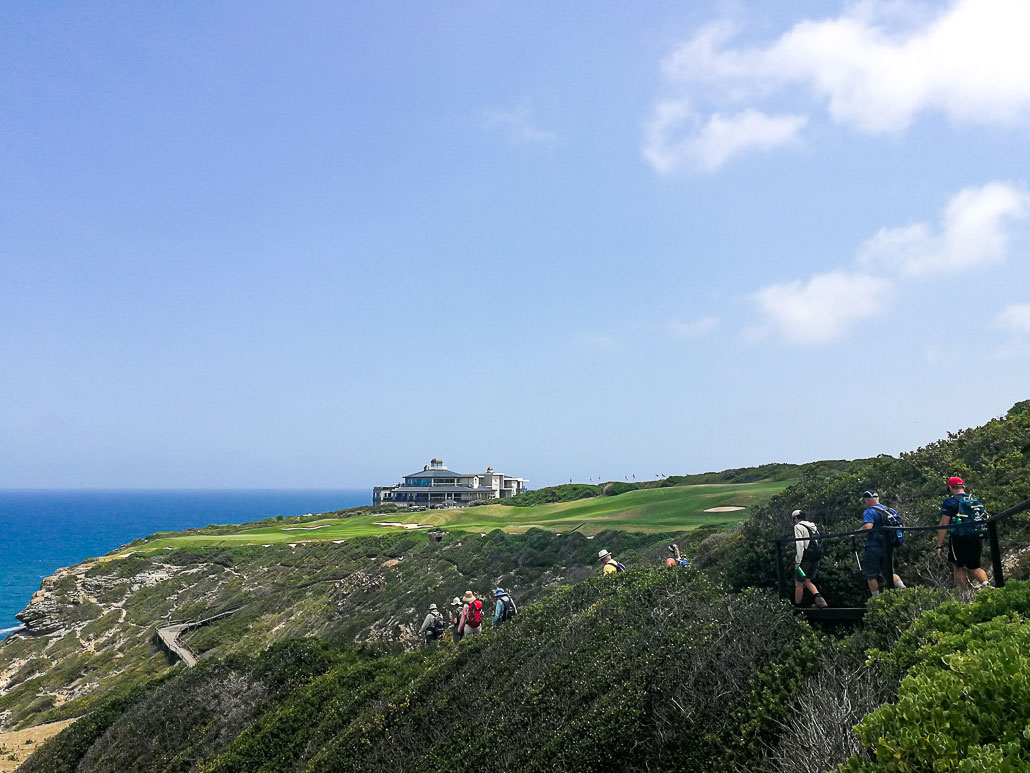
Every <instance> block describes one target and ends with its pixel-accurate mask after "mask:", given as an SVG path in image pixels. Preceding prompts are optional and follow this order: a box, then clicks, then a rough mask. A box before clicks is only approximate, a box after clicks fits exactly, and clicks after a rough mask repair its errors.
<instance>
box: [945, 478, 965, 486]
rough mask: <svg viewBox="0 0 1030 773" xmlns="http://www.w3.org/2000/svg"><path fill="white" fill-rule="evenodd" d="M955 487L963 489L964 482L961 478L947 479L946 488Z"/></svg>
mask: <svg viewBox="0 0 1030 773" xmlns="http://www.w3.org/2000/svg"><path fill="white" fill-rule="evenodd" d="M956 486H962V487H963V488H965V486H966V482H965V481H964V480H962V478H948V488H955V487H956Z"/></svg>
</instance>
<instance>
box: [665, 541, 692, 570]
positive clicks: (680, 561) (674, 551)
mask: <svg viewBox="0 0 1030 773" xmlns="http://www.w3.org/2000/svg"><path fill="white" fill-rule="evenodd" d="M669 553H670V555H669V557H668V558H666V559H665V567H666V568H667V569H668V568H672V567H674V566H682V567H683V568H686V567H688V566H690V562H689V561H687V559H686V558H685V557H684V556H683V554H681V553H680V546H679V545H677V544H676V543H675V542H673V543H672V544H671V545H669Z"/></svg>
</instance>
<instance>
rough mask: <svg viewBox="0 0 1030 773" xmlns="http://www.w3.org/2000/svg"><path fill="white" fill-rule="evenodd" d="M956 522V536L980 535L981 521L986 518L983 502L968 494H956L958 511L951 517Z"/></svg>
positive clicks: (982, 528) (981, 529)
mask: <svg viewBox="0 0 1030 773" xmlns="http://www.w3.org/2000/svg"><path fill="white" fill-rule="evenodd" d="M951 520H952V522H953V523H957V524H958V528H956V529H955V532H954V533H955V536H957V537H982V536H983V533H984V525H983V522H984V521H986V520H987V508H986V507H984V504H983V502H981V501H980V500H979V499H977V498H976V497H974V496H971V495H970V494H959V495H958V512H957V513H956V514H955V515H953V516H952V517H951Z"/></svg>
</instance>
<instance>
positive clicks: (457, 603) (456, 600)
mask: <svg viewBox="0 0 1030 773" xmlns="http://www.w3.org/2000/svg"><path fill="white" fill-rule="evenodd" d="M451 606H452V607H460V606H461V599H459V598H458V597H457V596H455V597H454V598H453V599H451Z"/></svg>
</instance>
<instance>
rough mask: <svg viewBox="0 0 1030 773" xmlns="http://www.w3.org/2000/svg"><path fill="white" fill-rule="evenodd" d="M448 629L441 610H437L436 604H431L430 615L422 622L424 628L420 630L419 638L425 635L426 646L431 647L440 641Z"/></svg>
mask: <svg viewBox="0 0 1030 773" xmlns="http://www.w3.org/2000/svg"><path fill="white" fill-rule="evenodd" d="M446 629H447V624H446V623H445V622H444V620H443V615H441V614H440V610H439V609H437V607H436V604H430V605H429V613H428V614H427V615H426V619H425V620H423V621H422V627H421V628H419V629H418V634H419V636H422V635H425V637H426V646H429V645H430V644H431V643H432V642H435V641H440V639H442V638H443V632H444V631H445V630H446Z"/></svg>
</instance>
